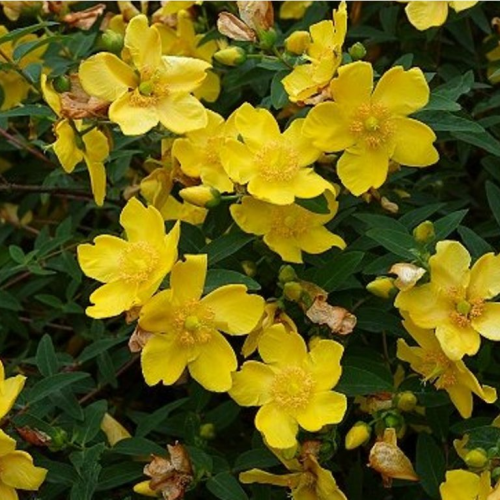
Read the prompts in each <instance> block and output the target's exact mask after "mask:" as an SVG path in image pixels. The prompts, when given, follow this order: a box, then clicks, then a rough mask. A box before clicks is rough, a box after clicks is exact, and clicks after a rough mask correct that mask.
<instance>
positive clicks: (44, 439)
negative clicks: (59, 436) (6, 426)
mask: <svg viewBox="0 0 500 500" xmlns="http://www.w3.org/2000/svg"><path fill="white" fill-rule="evenodd" d="M16 431H17V432H18V434H19V435H20V436H21V437H22V438H23V439H24V440H25V441H26V442H27V443H29V444H32V445H33V446H49V445H50V444H51V442H52V438H51V437H50V436H49V435H48V434H45V432H42V431H40V430H38V429H32V428H31V427H28V426H25V427H16Z"/></svg>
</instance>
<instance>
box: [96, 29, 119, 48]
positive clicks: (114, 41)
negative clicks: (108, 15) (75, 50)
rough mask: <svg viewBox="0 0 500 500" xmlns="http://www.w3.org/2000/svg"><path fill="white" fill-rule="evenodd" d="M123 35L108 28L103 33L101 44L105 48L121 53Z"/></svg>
mask: <svg viewBox="0 0 500 500" xmlns="http://www.w3.org/2000/svg"><path fill="white" fill-rule="evenodd" d="M123 42H124V38H123V35H121V34H120V33H117V32H116V31H113V30H106V31H105V32H104V33H103V34H102V35H101V43H100V44H101V46H102V48H103V49H104V50H108V51H109V52H113V54H119V53H120V52H121V51H122V49H123Z"/></svg>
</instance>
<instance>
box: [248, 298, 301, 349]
mask: <svg viewBox="0 0 500 500" xmlns="http://www.w3.org/2000/svg"><path fill="white" fill-rule="evenodd" d="M277 323H278V324H282V325H284V327H285V330H286V331H287V332H289V333H292V332H294V333H297V326H296V325H295V323H294V322H293V319H292V318H290V316H288V314H286V313H285V312H284V311H282V310H281V309H279V307H278V303H277V302H271V303H270V304H266V305H265V307H264V313H263V315H262V317H261V318H260V321H259V323H258V325H257V326H256V327H255V328H254V329H253V330H252V331H251V332H250V333H249V334H248V335H247V337H246V339H245V342H244V343H243V347H242V348H241V353H242V354H243V356H245V358H248V356H250V355H251V354H253V353H254V352H255V351H256V350H257V348H258V347H259V342H260V339H261V338H262V336H263V335H264V334H265V332H266V331H267V330H268V328H270V327H271V326H273V325H274V324H277Z"/></svg>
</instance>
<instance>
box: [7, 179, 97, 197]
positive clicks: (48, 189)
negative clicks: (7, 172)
mask: <svg viewBox="0 0 500 500" xmlns="http://www.w3.org/2000/svg"><path fill="white" fill-rule="evenodd" d="M0 191H22V192H25V193H26V192H27V193H48V194H53V195H60V196H61V195H62V196H65V197H68V198H75V199H79V200H93V199H94V196H93V195H92V194H91V193H86V192H85V191H80V190H78V189H67V188H60V187H55V186H38V185H29V184H14V183H12V182H5V183H3V184H0Z"/></svg>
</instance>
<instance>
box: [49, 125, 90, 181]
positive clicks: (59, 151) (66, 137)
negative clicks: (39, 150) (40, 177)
mask: <svg viewBox="0 0 500 500" xmlns="http://www.w3.org/2000/svg"><path fill="white" fill-rule="evenodd" d="M54 132H55V134H56V137H57V140H56V142H54V144H53V148H54V153H55V154H56V156H57V159H58V160H59V161H60V162H61V165H62V167H63V168H64V170H65V171H66V172H68V173H71V172H72V171H73V170H74V168H75V167H76V165H78V163H80V162H81V161H82V160H83V151H82V150H81V149H79V148H78V146H77V145H76V136H75V131H74V130H73V128H72V127H71V125H70V123H69V121H68V120H62V121H60V122H59V123H58V124H57V125H56V127H55V129H54Z"/></svg>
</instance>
